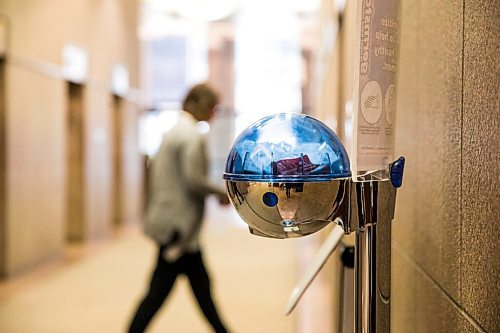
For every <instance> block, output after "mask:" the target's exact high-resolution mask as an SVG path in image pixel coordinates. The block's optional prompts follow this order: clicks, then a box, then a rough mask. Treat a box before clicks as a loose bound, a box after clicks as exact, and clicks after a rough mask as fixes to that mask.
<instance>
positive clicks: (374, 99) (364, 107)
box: [360, 81, 382, 124]
mask: <svg viewBox="0 0 500 333" xmlns="http://www.w3.org/2000/svg"><path fill="white" fill-rule="evenodd" d="M360 102H361V103H360V104H361V114H362V115H363V118H364V119H365V120H366V121H367V122H368V123H370V124H375V123H376V122H377V121H378V120H379V119H380V116H381V115H382V89H381V88H380V85H379V84H378V82H377V81H370V82H368V83H367V84H366V85H365V86H364V87H363V91H362V92H361V101H360Z"/></svg>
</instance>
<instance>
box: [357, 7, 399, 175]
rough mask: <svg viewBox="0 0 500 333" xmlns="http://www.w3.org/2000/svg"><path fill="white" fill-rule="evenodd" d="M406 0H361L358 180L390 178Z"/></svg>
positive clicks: (359, 11) (359, 23)
mask: <svg viewBox="0 0 500 333" xmlns="http://www.w3.org/2000/svg"><path fill="white" fill-rule="evenodd" d="M400 1H401V0H360V1H359V3H358V21H357V24H358V47H357V48H356V62H355V64H356V76H355V84H354V123H353V145H352V154H351V170H352V173H353V179H354V180H355V181H362V180H370V179H380V178H384V177H385V176H384V173H385V171H386V170H387V169H388V166H389V164H390V163H391V162H393V160H394V137H395V128H394V126H395V117H396V90H397V89H396V88H397V84H396V72H397V68H398V49H399V32H400V22H399V11H400ZM372 176H373V177H372Z"/></svg>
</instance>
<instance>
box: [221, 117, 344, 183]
mask: <svg viewBox="0 0 500 333" xmlns="http://www.w3.org/2000/svg"><path fill="white" fill-rule="evenodd" d="M348 177H351V171H350V168H349V158H348V156H347V153H346V151H345V149H344V146H343V145H342V143H341V142H340V140H339V139H338V138H337V136H336V135H335V133H334V132H333V131H332V130H331V129H330V128H328V127H327V126H326V125H325V124H323V123H322V122H320V121H319V120H316V119H314V118H312V117H310V116H306V115H303V114H300V113H280V114H276V115H272V116H268V117H265V118H263V119H261V120H259V121H258V122H256V123H255V124H253V125H251V126H250V127H248V128H247V129H246V130H245V131H243V133H241V134H240V136H239V137H238V138H237V139H236V141H235V143H234V145H233V147H232V149H231V151H230V153H229V157H228V159H227V163H226V171H225V172H224V176H223V178H224V179H225V180H230V181H265V182H292V183H293V182H317V181H328V180H332V179H339V178H348Z"/></svg>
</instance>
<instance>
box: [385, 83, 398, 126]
mask: <svg viewBox="0 0 500 333" xmlns="http://www.w3.org/2000/svg"><path fill="white" fill-rule="evenodd" d="M394 92H395V87H394V84H391V85H390V86H389V88H387V91H386V93H385V119H386V120H387V123H388V124H389V125H392V119H393V117H394V116H393V115H394V114H395V113H394V112H395V111H396V96H394Z"/></svg>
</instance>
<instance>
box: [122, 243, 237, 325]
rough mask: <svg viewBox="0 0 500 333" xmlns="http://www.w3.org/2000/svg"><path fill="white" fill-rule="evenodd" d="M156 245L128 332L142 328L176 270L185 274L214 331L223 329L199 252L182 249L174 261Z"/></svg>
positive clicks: (158, 304) (167, 292) (149, 319)
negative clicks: (145, 289)
mask: <svg viewBox="0 0 500 333" xmlns="http://www.w3.org/2000/svg"><path fill="white" fill-rule="evenodd" d="M164 249H165V246H162V247H160V251H159V254H158V263H157V266H156V269H155V271H154V272H153V277H152V279H151V284H150V287H149V291H148V293H147V295H146V296H145V297H144V299H143V300H142V302H141V304H140V306H139V308H138V309H137V312H136V314H135V316H134V319H133V320H132V323H131V324H130V329H129V332H130V333H139V332H141V333H142V332H144V330H145V329H146V327H147V326H148V324H149V322H150V321H151V319H152V318H153V316H154V315H155V313H156V312H157V311H158V309H159V308H160V307H161V305H162V304H163V302H164V301H165V299H166V298H167V296H168V294H169V293H170V290H172V287H173V285H174V283H175V280H176V279H177V276H178V275H179V274H186V276H187V277H188V279H189V283H190V284H191V289H192V290H193V293H194V295H195V296H196V300H197V301H198V304H199V305H200V308H201V311H202V312H203V314H204V315H205V317H206V318H207V320H208V322H209V323H210V325H212V327H213V329H214V331H215V332H217V333H225V332H227V331H226V329H225V327H224V325H223V324H222V322H221V320H220V318H219V315H218V314H217V310H216V309H215V305H214V302H213V300H212V296H211V293H210V280H209V278H208V274H207V271H206V269H205V265H204V264H203V259H202V256H201V252H200V251H198V252H195V253H185V254H183V255H182V256H181V257H180V258H179V259H177V261H175V262H167V261H165V259H163V256H162V252H163V250H164Z"/></svg>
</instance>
